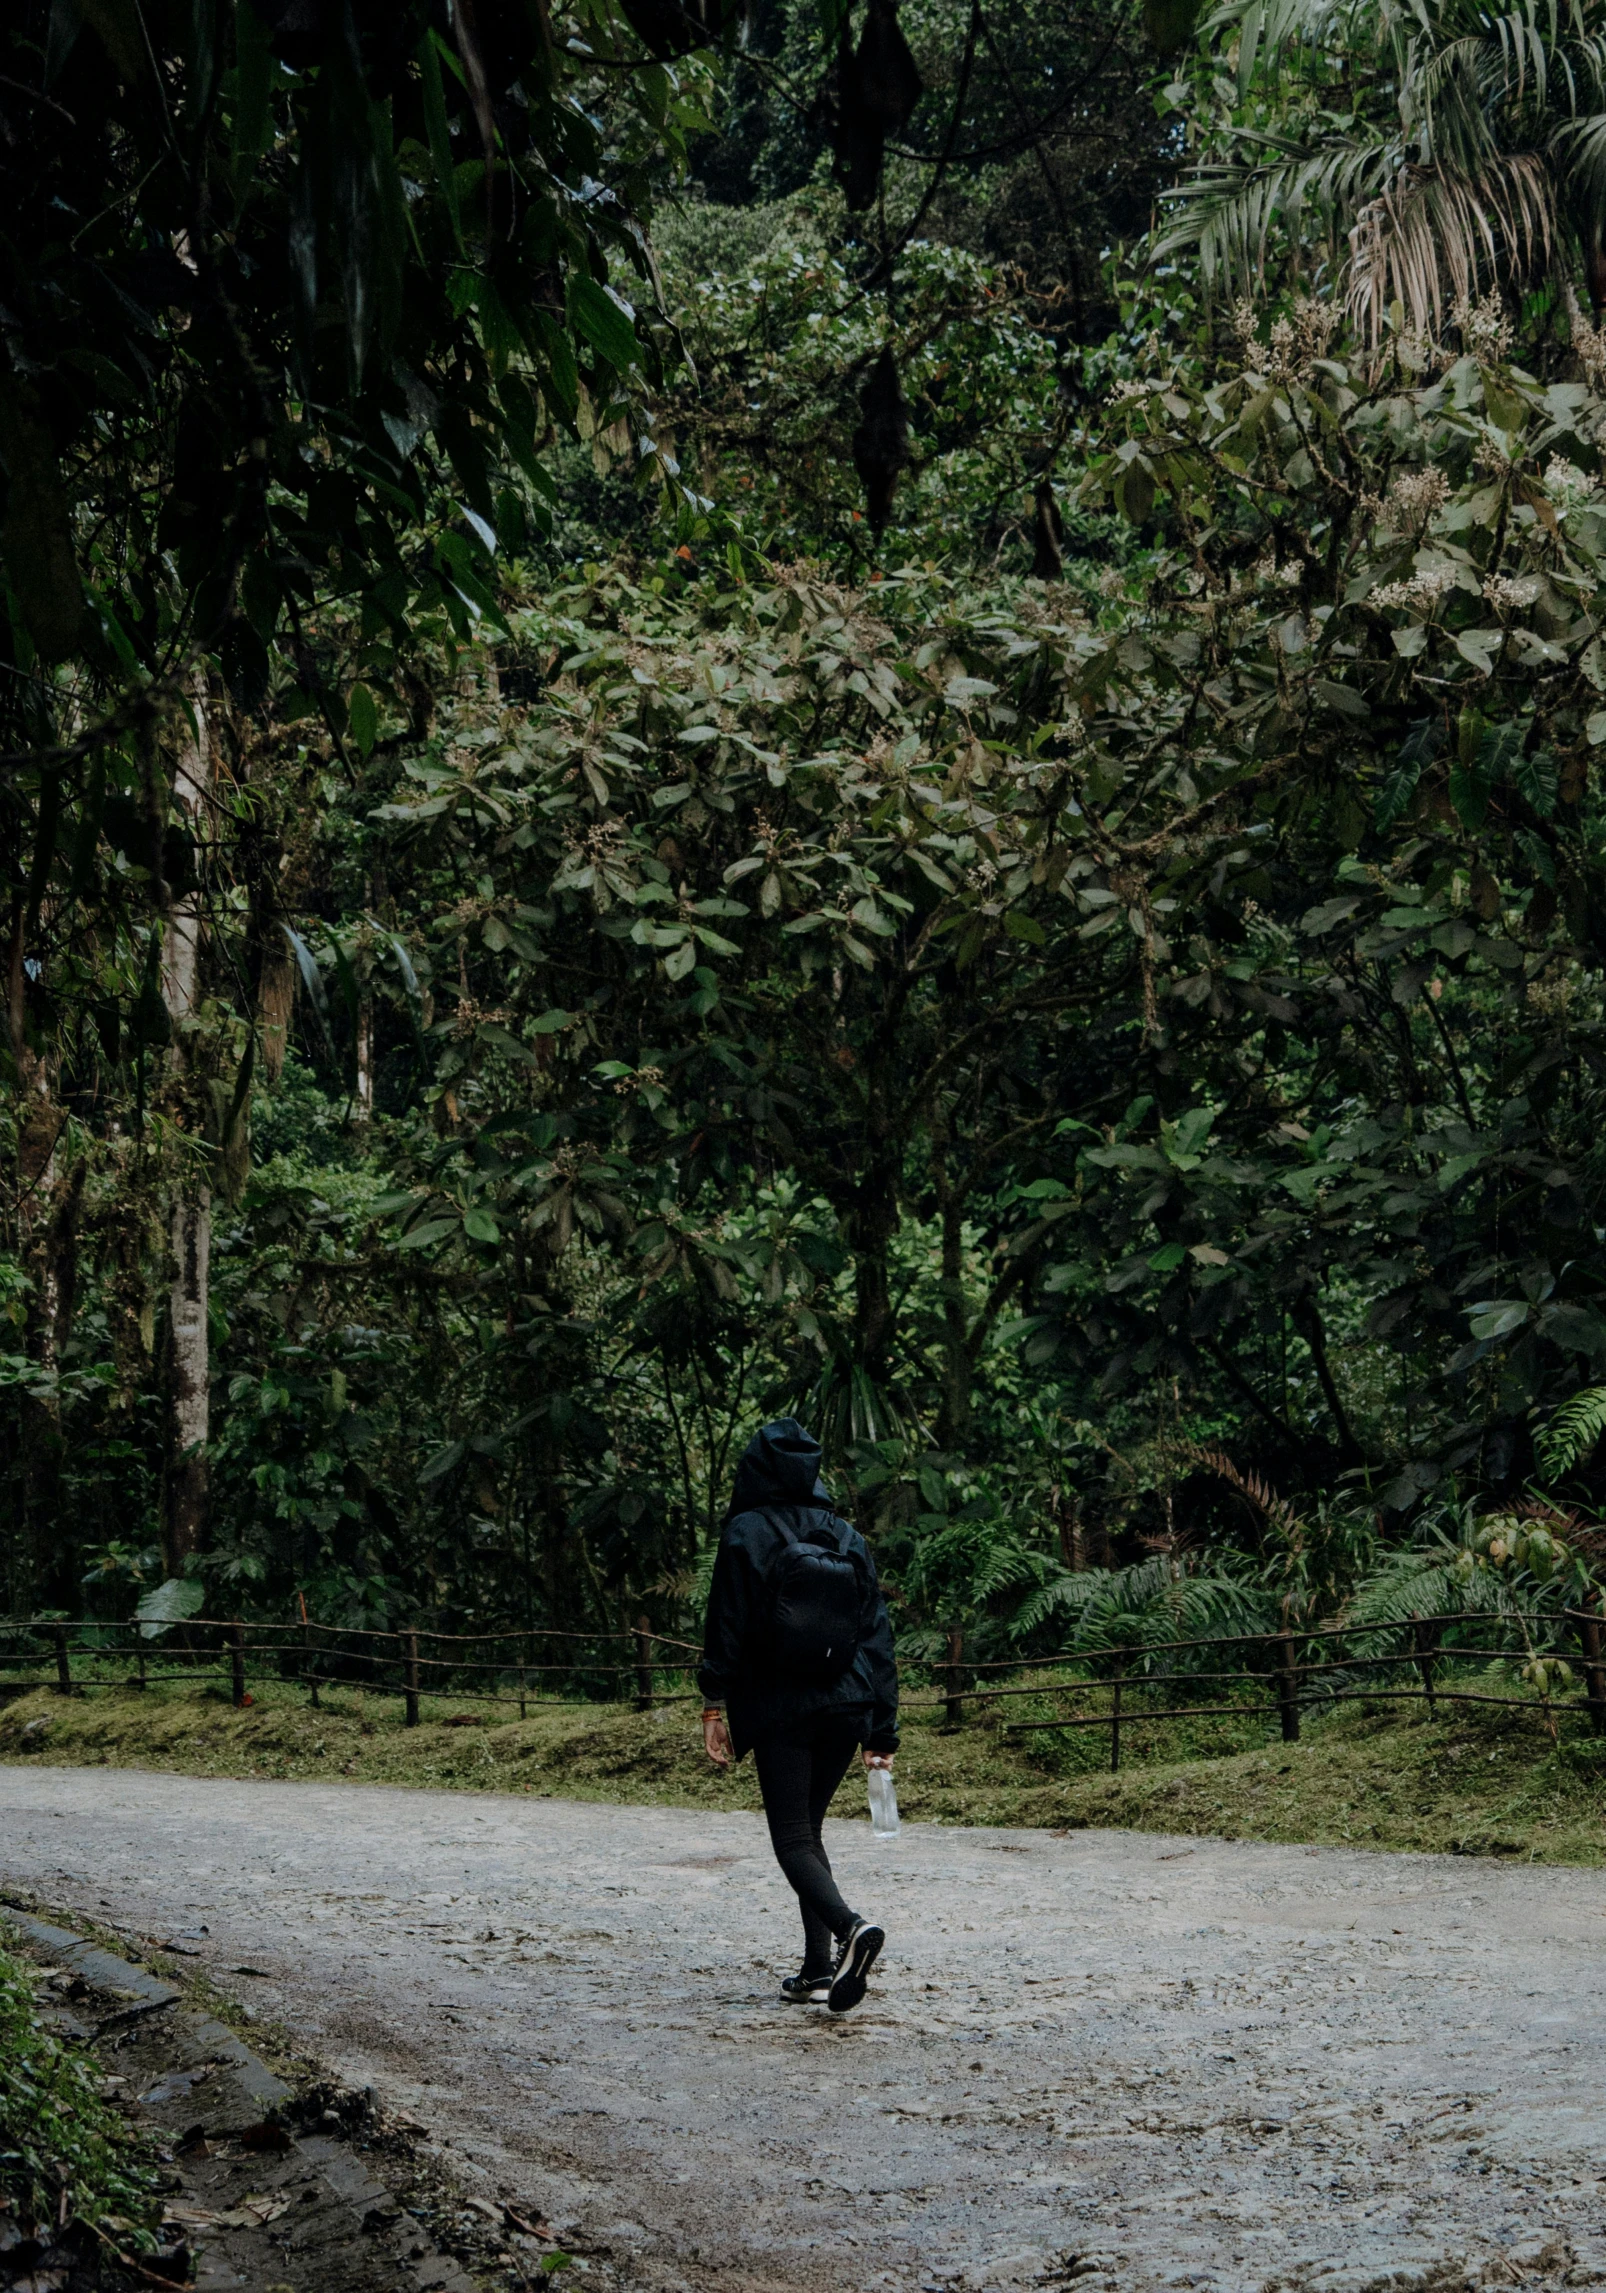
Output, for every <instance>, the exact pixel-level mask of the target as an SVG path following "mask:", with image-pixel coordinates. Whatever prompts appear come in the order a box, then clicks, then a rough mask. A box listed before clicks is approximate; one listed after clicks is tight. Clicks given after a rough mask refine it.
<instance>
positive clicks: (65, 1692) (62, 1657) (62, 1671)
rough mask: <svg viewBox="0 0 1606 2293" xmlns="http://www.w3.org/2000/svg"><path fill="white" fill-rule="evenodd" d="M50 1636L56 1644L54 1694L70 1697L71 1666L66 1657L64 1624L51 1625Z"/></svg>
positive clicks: (65, 1629)
mask: <svg viewBox="0 0 1606 2293" xmlns="http://www.w3.org/2000/svg"><path fill="white" fill-rule="evenodd" d="M50 1636H51V1638H52V1639H53V1640H54V1641H55V1643H56V1694H57V1695H58V1696H70V1695H71V1694H72V1665H71V1663H70V1661H69V1660H68V1656H67V1627H66V1626H65V1624H57V1625H53V1626H52V1627H51V1635H50Z"/></svg>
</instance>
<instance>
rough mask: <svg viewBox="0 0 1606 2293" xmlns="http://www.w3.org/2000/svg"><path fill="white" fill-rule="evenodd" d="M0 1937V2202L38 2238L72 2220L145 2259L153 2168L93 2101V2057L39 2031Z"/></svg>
mask: <svg viewBox="0 0 1606 2293" xmlns="http://www.w3.org/2000/svg"><path fill="white" fill-rule="evenodd" d="M5 1932H6V1930H5V1929H4V1927H3V1926H0V2198H4V2199H5V2200H6V2201H7V2202H8V2203H9V2205H10V2208H11V2211H12V2213H13V2215H14V2216H15V2218H16V2219H17V2220H19V2221H20V2222H22V2223H24V2224H27V2223H32V2222H38V2223H41V2224H44V2225H48V2226H47V2228H46V2229H45V2230H42V2231H41V2234H42V2235H48V2234H49V2233H50V2232H53V2231H54V2230H55V2229H56V2228H57V2227H58V2226H59V2227H60V2228H62V2229H70V2228H71V2226H72V2224H73V2223H75V2222H80V2223H82V2224H84V2225H85V2227H86V2228H87V2229H88V2230H89V2232H90V2233H91V2234H92V2236H93V2237H95V2238H98V2239H100V2240H102V2241H104V2242H105V2243H106V2244H108V2245H110V2246H112V2247H114V2248H115V2249H117V2250H118V2251H120V2252H122V2253H124V2254H128V2253H154V2252H155V2251H156V2248H157V2242H158V2241H157V2235H156V2230H157V2224H158V2222H159V2220H160V2218H161V2197H160V2193H159V2190H158V2186H157V2179H156V2161H155V2159H154V2158H153V2157H152V2155H151V2154H150V2151H149V2148H148V2146H147V2145H146V2144H145V2143H144V2142H143V2141H142V2140H141V2138H140V2137H139V2135H138V2134H136V2133H135V2132H134V2130H133V2129H132V2128H131V2127H130V2126H129V2125H128V2123H127V2122H126V2120H125V2119H123V2118H122V2117H121V2116H120V2115H119V2113H118V2112H117V2111H116V2110H115V2109H113V2108H112V2107H111V2106H110V2104H108V2103H107V2102H105V2101H103V2100H102V2098H101V2091H100V2078H101V2072H100V2065H99V2063H98V2062H96V2060H95V2058H94V2056H93V2055H91V2054H89V2053H87V2052H86V2051H85V2050H84V2049H83V2048H82V2047H79V2046H72V2045H68V2044H66V2043H65V2042H63V2041H62V2040H61V2039H59V2038H56V2037H54V2036H52V2035H51V2033H50V2032H49V2031H47V2030H46V2029H45V2028H44V2027H43V2026H42V2024H41V2022H40V2019H39V2014H38V2009H37V2003H36V1984H35V1979H34V1975H33V1971H32V1969H31V1968H30V1967H29V1966H28V1965H27V1964H26V1962H25V1961H24V1960H23V1959H21V1958H19V1957H17V1956H16V1955H15V1954H14V1952H12V1951H10V1950H7V1949H6V1947H5V1943H4V1940H3V1937H4V1934H5ZM30 2282H31V2280H30ZM41 2282H43V2280H41ZM51 2282H52V2283H54V2282H55V2279H54V2278H52V2279H51Z"/></svg>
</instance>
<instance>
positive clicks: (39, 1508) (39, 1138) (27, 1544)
mask: <svg viewBox="0 0 1606 2293" xmlns="http://www.w3.org/2000/svg"><path fill="white" fill-rule="evenodd" d="M27 928H28V918H27V914H26V910H25V908H24V906H23V902H22V900H21V898H20V897H19V898H18V900H17V903H16V907H15V910H14V912H13V916H12V929H11V948H10V961H9V964H8V967H7V993H6V1020H7V1029H8V1033H9V1035H10V1039H11V1057H12V1062H13V1068H14V1072H15V1076H16V1084H15V1090H14V1095H13V1107H14V1111H15V1119H16V1130H17V1146H16V1157H17V1197H16V1222H17V1224H16V1235H17V1249H18V1255H19V1257H20V1258H21V1260H22V1262H23V1264H24V1265H25V1266H27V1267H28V1268H29V1269H30V1270H31V1272H32V1273H33V1275H34V1296H33V1302H32V1305H31V1307H30V1310H29V1314H28V1327H27V1331H26V1334H25V1336H24V1340H23V1344H24V1349H25V1351H26V1352H28V1353H29V1354H30V1355H31V1357H32V1358H33V1359H34V1360H36V1361H37V1362H38V1364H39V1366H40V1368H41V1369H42V1370H43V1371H44V1372H45V1374H46V1378H47V1379H48V1377H49V1376H50V1374H51V1373H52V1372H53V1371H54V1369H55V1367H56V1361H57V1356H58V1350H59V1343H60V1335H61V1331H60V1315H59V1305H60V1296H59V1288H60V1286H59V1280H58V1275H57V1268H56V1263H55V1257H54V1253H53V1251H52V1248H51V1220H50V1207H51V1203H52V1200H53V1198H54V1196H55V1194H56V1192H57V1188H58V1185H59V1182H58V1180H57V1178H56V1142H57V1139H58V1138H59V1137H60V1134H61V1129H62V1125H63V1123H64V1121H65V1119H66V1117H65V1111H64V1110H63V1109H62V1108H61V1107H60V1106H58V1105H57V1103H56V1099H55V1094H54V1092H53V1091H52V1089H51V1078H50V1072H49V1068H48V1066H47V1064H46V1061H45V1058H44V1057H43V1056H42V1054H41V1053H40V1052H39V1051H38V1050H36V1049H35V1047H34V1044H33V1043H32V1042H30V1040H29V1035H28V986H29V982H28V967H27ZM19 1398H20V1411H19V1415H20V1427H19V1430H20V1436H21V1439H20V1455H19V1463H20V1466H21V1473H22V1511H23V1522H24V1524H25V1527H24V1535H23V1539H22V1550H23V1551H24V1552H26V1554H27V1561H26V1563H25V1566H27V1567H28V1568H29V1570H30V1571H31V1575H30V1581H29V1582H28V1584H27V1585H26V1587H24V1588H19V1589H20V1590H21V1594H22V1600H23V1603H24V1604H25V1605H26V1606H28V1607H37V1606H40V1605H45V1604H48V1605H67V1606H70V1605H72V1604H71V1602H67V1603H62V1602H61V1601H60V1598H59V1594H60V1584H59V1581H58V1580H59V1579H60V1577H61V1575H62V1570H63V1554H62V1548H61V1525H62V1515H63V1508H62V1504H61V1467H62V1435H61V1413H60V1409H59V1407H58V1405H57V1402H56V1398H55V1395H54V1394H53V1393H52V1392H51V1391H50V1389H49V1387H48V1385H46V1387H45V1390H44V1392H43V1393H42V1394H34V1393H28V1392H24V1393H23V1394H22V1395H21V1396H20V1397H19Z"/></svg>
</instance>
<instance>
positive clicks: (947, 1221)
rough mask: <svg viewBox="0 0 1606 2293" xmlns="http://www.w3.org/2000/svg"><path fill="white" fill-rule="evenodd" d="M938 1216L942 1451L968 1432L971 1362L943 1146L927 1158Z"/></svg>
mask: <svg viewBox="0 0 1606 2293" xmlns="http://www.w3.org/2000/svg"><path fill="white" fill-rule="evenodd" d="M932 1167H933V1172H934V1174H935V1176H936V1180H937V1200H938V1205H939V1208H940V1212H941V1217H942V1406H941V1411H940V1414H939V1417H938V1424H937V1438H938V1440H939V1441H940V1442H941V1444H942V1446H943V1448H944V1449H962V1448H963V1447H964V1445H965V1440H966V1436H967V1435H968V1433H969V1431H970V1388H971V1376H972V1370H973V1362H972V1356H971V1345H970V1324H969V1317H968V1315H967V1313H966V1310H965V1205H964V1199H963V1197H962V1196H960V1195H958V1194H956V1193H955V1191H954V1189H953V1187H952V1186H951V1184H950V1183H949V1175H948V1164H947V1153H946V1148H945V1146H944V1145H943V1144H939V1145H938V1146H937V1148H936V1150H935V1152H934V1154H933V1156H932Z"/></svg>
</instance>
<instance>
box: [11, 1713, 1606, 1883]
mask: <svg viewBox="0 0 1606 2293" xmlns="http://www.w3.org/2000/svg"><path fill="white" fill-rule="evenodd" d="M1478 1685H1479V1686H1480V1687H1485V1688H1486V1687H1487V1685H1488V1683H1486V1682H1483V1681H1480V1682H1479V1683H1478ZM253 1694H254V1695H255V1696H256V1697H257V1701H256V1703H255V1704H254V1705H252V1706H251V1707H250V1708H249V1709H247V1710H244V1711H239V1712H236V1711H235V1710H233V1709H232V1707H231V1706H230V1705H229V1704H228V1703H227V1701H226V1700H224V1699H223V1697H222V1696H221V1695H220V1694H219V1693H218V1691H217V1690H216V1689H197V1688H194V1687H190V1686H188V1685H183V1686H156V1685H153V1686H151V1687H150V1688H147V1689H146V1690H145V1691H144V1692H143V1693H142V1694H141V1693H136V1692H134V1691H131V1690H128V1689H110V1688H107V1689H91V1691H90V1692H89V1693H88V1694H87V1695H83V1696H73V1697H70V1698H64V1697H60V1696H56V1695H54V1694H51V1693H49V1692H48V1691H41V1692H39V1693H37V1694H35V1695H32V1696H29V1697H26V1698H24V1699H22V1700H20V1701H18V1702H16V1703H13V1704H11V1705H9V1706H8V1707H6V1708H5V1709H4V1711H0V1760H5V1761H7V1762H9V1763H13V1764H23V1763H33V1764H37V1763H38V1762H40V1761H44V1762H47V1763H50V1764H60V1765H68V1766H109V1767H142V1768H154V1769H160V1770H166V1771H168V1772H170V1773H178V1774H185V1775H216V1776H225V1775H226V1776H261V1777H302V1778H305V1777H316V1778H318V1779H319V1780H321V1781H329V1782H339V1781H342V1780H345V1779H350V1780H352V1781H356V1782H363V1783H384V1784H396V1785H406V1786H425V1787H432V1788H435V1789H445V1790H454V1791H508V1792H522V1793H530V1794H534V1795H540V1796H549V1797H557V1798H566V1799H589V1800H603V1801H612V1802H616V1803H619V1804H637V1805H650V1806H658V1807H704V1808H722V1807H723V1808H756V1807H757V1805H758V1791H757V1785H756V1782H755V1779H754V1775H753V1768H752V1762H751V1761H750V1760H749V1761H744V1762H743V1764H742V1765H741V1767H739V1768H738V1769H737V1770H736V1772H735V1773H734V1775H728V1776H720V1775H716V1774H715V1773H714V1772H713V1771H712V1770H711V1769H710V1768H709V1766H708V1764H707V1762H706V1761H705V1759H704V1758H703V1754H702V1749H701V1742H700V1736H699V1730H698V1725H697V1717H696V1714H697V1706H696V1704H695V1703H682V1704H674V1705H668V1706H664V1707H661V1708H660V1709H659V1710H657V1711H655V1712H650V1713H638V1712H636V1711H633V1710H630V1709H628V1708H626V1707H625V1706H623V1705H609V1704H574V1703H556V1702H552V1703H533V1704H532V1705H531V1707H530V1712H529V1717H528V1718H527V1719H524V1720H518V1719H516V1718H514V1719H503V1718H500V1717H499V1716H498V1709H497V1707H495V1706H488V1705H484V1704H481V1705H476V1704H475V1703H474V1701H473V1700H472V1699H463V1700H458V1701H455V1702H454V1701H448V1700H446V1699H439V1700H436V1699H430V1698H426V1699H425V1701H424V1706H423V1725H421V1726H420V1727H418V1728H413V1729H409V1728H404V1727H403V1725H402V1719H401V1707H400V1704H399V1702H398V1701H397V1700H396V1699H395V1698H393V1697H382V1698H381V1697H376V1696H364V1695H362V1694H360V1693H359V1692H358V1691H356V1690H352V1689H326V1690H325V1691H324V1701H323V1708H322V1709H321V1710H316V1711H315V1710H313V1709H311V1708H310V1707H309V1705H308V1702H307V1698H306V1694H305V1692H304V1691H303V1690H301V1689H298V1688H293V1687H290V1686H286V1685H282V1684H279V1683H270V1684H267V1685H264V1684H262V1683H260V1682H254V1683H253ZM504 1709H505V1707H504ZM1048 1709H1049V1707H1048V1705H1047V1704H1046V1703H1042V1702H1040V1701H1039V1700H1038V1699H1036V1698H1031V1699H1027V1698H1022V1699H1020V1700H1019V1701H1013V1702H1007V1703H1002V1704H1000V1705H997V1706H994V1707H991V1708H990V1709H987V1710H985V1711H984V1712H975V1711H973V1712H972V1716H971V1717H970V1719H968V1720H967V1723H966V1725H965V1726H964V1727H962V1728H960V1729H958V1730H956V1731H954V1732H952V1733H950V1732H947V1731H946V1730H945V1729H944V1728H943V1727H942V1725H941V1720H942V1714H941V1711H940V1710H934V1709H930V1708H928V1709H926V1710H910V1711H908V1712H907V1713H906V1719H905V1730H904V1748H903V1750H902V1752H901V1753H900V1755H899V1759H898V1797H899V1801H900V1803H901V1805H902V1807H903V1810H904V1812H905V1814H906V1815H909V1816H911V1817H913V1818H916V1819H918V1820H922V1821H925V1822H935V1823H958V1824H974V1823H989V1824H1021V1825H1030V1826H1037V1827H1041V1828H1049V1829H1053V1828H1063V1827H1076V1826H1082V1825H1088V1824H1094V1825H1109V1826H1111V1827H1114V1828H1118V1829H1133V1830H1144V1831H1168V1832H1182V1833H1191V1834H1205V1833H1215V1834H1219V1835H1221V1836H1225V1837H1228V1838H1240V1839H1274V1840H1291V1841H1306V1842H1311V1843H1322V1842H1326V1843H1332V1844H1344V1845H1349V1846H1358V1847H1378V1848H1402V1849H1433V1850H1439V1851H1454V1852H1459V1853H1464V1854H1466V1853H1470V1854H1494V1855H1508V1856H1520V1857H1528V1858H1535V1859H1543V1860H1545V1861H1548V1862H1557V1863H1581V1864H1599V1863H1602V1862H1606V1740H1603V1739H1599V1738H1595V1737H1593V1736H1590V1735H1588V1734H1586V1733H1584V1731H1583V1727H1582V1723H1581V1722H1580V1721H1579V1720H1578V1719H1577V1718H1576V1717H1574V1716H1571V1715H1569V1716H1568V1717H1567V1718H1566V1719H1564V1720H1563V1721H1562V1723H1561V1725H1560V1729H1559V1742H1553V1741H1552V1740H1551V1737H1550V1734H1549V1732H1548V1730H1547V1728H1546V1726H1545V1723H1544V1720H1543V1717H1542V1715H1541V1714H1540V1713H1539V1712H1538V1710H1537V1709H1536V1707H1535V1706H1534V1704H1533V1703H1532V1702H1531V1701H1521V1700H1518V1699H1516V1698H1513V1700H1512V1702H1511V1704H1510V1706H1509V1708H1507V1709H1502V1708H1500V1707H1499V1706H1492V1705H1481V1706H1462V1707H1459V1708H1456V1707H1450V1706H1445V1705H1442V1704H1441V1706H1440V1715H1441V1716H1437V1717H1435V1716H1431V1715H1429V1714H1428V1713H1427V1712H1426V1711H1425V1710H1424V1708H1423V1707H1421V1706H1408V1707H1404V1708H1403V1715H1404V1716H1400V1715H1401V1712H1402V1708H1401V1707H1398V1706H1396V1707H1392V1708H1391V1707H1389V1706H1387V1705H1378V1706H1375V1707H1372V1706H1367V1705H1364V1704H1353V1705H1348V1706H1343V1707H1340V1708H1339V1710H1338V1711H1337V1712H1335V1713H1333V1714H1331V1715H1325V1716H1322V1717H1319V1718H1318V1717H1312V1716H1307V1718H1306V1721H1305V1729H1304V1740H1303V1741H1302V1742H1300V1743H1298V1744H1292V1745H1284V1744H1282V1743H1281V1742H1280V1741H1273V1740H1272V1738H1273V1737H1274V1736H1275V1723H1273V1724H1272V1726H1271V1727H1268V1725H1267V1722H1266V1720H1265V1718H1264V1716H1263V1715H1261V1714H1258V1713H1250V1712H1245V1713H1244V1715H1243V1716H1242V1717H1241V1718H1240V1717H1238V1716H1237V1715H1231V1716H1229V1717H1228V1718H1226V1719H1225V1720H1193V1721H1184V1722H1180V1723H1172V1724H1171V1725H1169V1726H1166V1727H1160V1726H1157V1725H1155V1724H1153V1723H1152V1722H1146V1721H1144V1719H1143V1718H1142V1717H1141V1716H1140V1715H1134V1716H1133V1717H1131V1718H1130V1719H1129V1720H1128V1721H1127V1723H1126V1726H1125V1730H1124V1734H1123V1765H1122V1769H1121V1773H1120V1774H1119V1775H1113V1776H1112V1775H1110V1774H1109V1773H1108V1772H1107V1767H1108V1759H1109V1740H1108V1737H1107V1735H1106V1734H1105V1733H1104V1731H1103V1730H1101V1729H1087V1730H1083V1731H1080V1732H1078V1733H1075V1734H1070V1735H1061V1736H1032V1737H1025V1738H1022V1737H1016V1736H1009V1735H1006V1734H1005V1733H1004V1728H1005V1726H1006V1725H1007V1724H1009V1723H1014V1722H1017V1721H1019V1720H1020V1719H1023V1718H1028V1717H1036V1716H1038V1715H1039V1713H1041V1712H1044V1711H1046V1710H1048ZM40 1719H45V1720H48V1721H49V1722H50V1726H49V1728H48V1730H47V1731H45V1733H44V1737H43V1742H42V1745H41V1748H40V1749H38V1750H34V1751H28V1750H24V1749H23V1744H22V1738H23V1731H24V1729H25V1728H27V1727H28V1725H29V1723H30V1722H32V1721H35V1720H40ZM454 1720H456V1721H458V1722H459V1723H462V1722H465V1721H468V1722H471V1723H472V1724H466V1725H465V1724H459V1725H455V1726H454V1725H452V1724H451V1723H452V1722H453V1721H454ZM481 1723H483V1724H481ZM839 1805H840V1807H841V1808H842V1810H843V1812H845V1813H852V1812H854V1810H855V1808H856V1807H857V1808H860V1809H862V1806H863V1795H862V1794H861V1793H858V1792H856V1791H855V1790H854V1788H853V1786H852V1784H851V1781H850V1784H849V1785H848V1786H846V1787H845V1788H844V1790H843V1793H842V1795H841V1799H840V1802H839Z"/></svg>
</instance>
